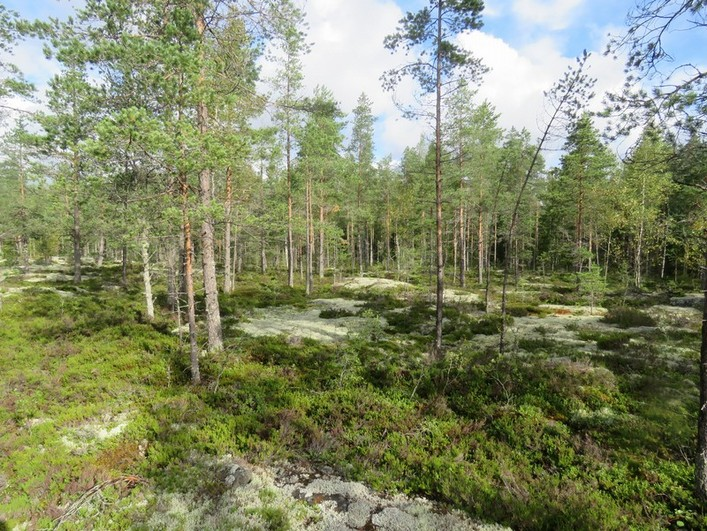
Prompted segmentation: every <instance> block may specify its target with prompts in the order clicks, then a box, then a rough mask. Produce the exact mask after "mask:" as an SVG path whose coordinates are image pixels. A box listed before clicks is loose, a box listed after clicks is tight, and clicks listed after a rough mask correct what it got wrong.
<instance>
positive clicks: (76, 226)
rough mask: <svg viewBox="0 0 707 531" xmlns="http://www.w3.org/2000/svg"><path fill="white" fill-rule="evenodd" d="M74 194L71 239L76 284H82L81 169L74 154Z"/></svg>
mask: <svg viewBox="0 0 707 531" xmlns="http://www.w3.org/2000/svg"><path fill="white" fill-rule="evenodd" d="M73 178H74V192H73V205H72V207H73V208H72V222H73V225H72V229H71V239H72V240H73V244H74V284H80V283H81V211H80V207H79V193H80V191H79V186H80V179H81V169H80V161H79V155H78V153H74V160H73Z"/></svg>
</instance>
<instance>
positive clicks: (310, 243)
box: [305, 179, 314, 295]
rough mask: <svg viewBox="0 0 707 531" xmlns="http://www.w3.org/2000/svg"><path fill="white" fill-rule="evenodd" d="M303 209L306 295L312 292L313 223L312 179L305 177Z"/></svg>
mask: <svg viewBox="0 0 707 531" xmlns="http://www.w3.org/2000/svg"><path fill="white" fill-rule="evenodd" d="M305 195H306V198H305V210H306V229H307V238H306V240H307V241H306V245H305V249H306V251H305V253H306V260H307V264H306V268H307V271H306V279H305V293H306V294H307V295H311V294H312V268H313V265H314V264H313V260H312V254H313V247H314V224H313V223H312V181H311V179H307V185H306V190H305Z"/></svg>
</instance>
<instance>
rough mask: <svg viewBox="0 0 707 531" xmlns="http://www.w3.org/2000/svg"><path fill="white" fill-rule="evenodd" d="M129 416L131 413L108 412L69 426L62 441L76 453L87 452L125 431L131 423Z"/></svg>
mask: <svg viewBox="0 0 707 531" xmlns="http://www.w3.org/2000/svg"><path fill="white" fill-rule="evenodd" d="M129 417H130V414H129V413H119V414H118V415H112V414H111V413H106V414H105V415H103V417H102V418H101V419H96V420H93V421H91V422H85V423H83V424H81V425H79V426H76V427H73V428H68V430H67V433H65V434H64V435H62V436H61V442H62V444H63V445H64V446H65V447H66V448H67V449H68V450H69V451H70V452H72V453H74V454H78V455H83V454H86V453H88V452H89V451H91V450H92V449H93V448H94V447H95V446H96V445H97V444H99V443H101V442H103V441H105V440H107V439H112V438H113V437H117V436H118V435H120V434H121V433H123V431H124V430H125V428H127V426H128V424H129Z"/></svg>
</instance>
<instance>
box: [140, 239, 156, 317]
mask: <svg viewBox="0 0 707 531" xmlns="http://www.w3.org/2000/svg"><path fill="white" fill-rule="evenodd" d="M141 240H142V241H141V242H140V254H141V256H142V281H143V284H144V286H145V314H146V316H147V320H148V321H152V320H153V319H154V318H155V304H154V301H153V299H152V278H151V276H150V240H149V238H148V233H147V229H146V228H144V229H143V230H142V235H141Z"/></svg>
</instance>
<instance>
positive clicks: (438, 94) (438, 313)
mask: <svg viewBox="0 0 707 531" xmlns="http://www.w3.org/2000/svg"><path fill="white" fill-rule="evenodd" d="M437 42H438V43H441V42H442V2H439V3H438V4H437ZM436 55H437V57H436V59H437V62H436V63H437V64H436V70H437V72H436V90H435V214H436V216H435V222H436V257H437V289H436V293H435V295H436V304H435V339H434V352H433V355H434V357H435V359H438V360H441V359H442V357H443V353H442V319H443V311H444V249H443V241H442V223H443V219H442V47H441V45H440V44H438V46H437V50H436Z"/></svg>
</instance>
